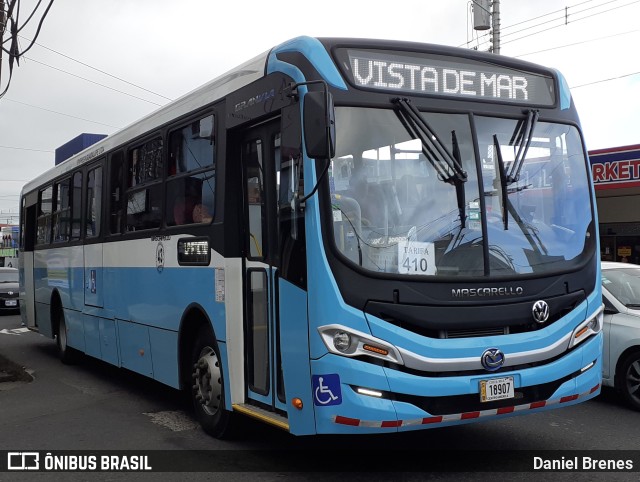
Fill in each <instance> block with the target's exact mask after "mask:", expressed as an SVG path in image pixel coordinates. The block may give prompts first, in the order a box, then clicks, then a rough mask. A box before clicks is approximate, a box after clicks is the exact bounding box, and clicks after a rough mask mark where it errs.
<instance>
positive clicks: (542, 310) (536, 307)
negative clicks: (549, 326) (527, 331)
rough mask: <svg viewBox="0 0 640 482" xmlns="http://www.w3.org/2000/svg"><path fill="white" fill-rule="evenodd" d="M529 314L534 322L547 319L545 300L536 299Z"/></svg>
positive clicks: (547, 308)
mask: <svg viewBox="0 0 640 482" xmlns="http://www.w3.org/2000/svg"><path fill="white" fill-rule="evenodd" d="M531 314H532V315H533V319H534V320H535V321H536V323H544V322H545V321H547V320H548V319H549V305H548V304H547V302H546V301H542V300H538V301H536V302H535V303H534V304H533V308H532V309H531Z"/></svg>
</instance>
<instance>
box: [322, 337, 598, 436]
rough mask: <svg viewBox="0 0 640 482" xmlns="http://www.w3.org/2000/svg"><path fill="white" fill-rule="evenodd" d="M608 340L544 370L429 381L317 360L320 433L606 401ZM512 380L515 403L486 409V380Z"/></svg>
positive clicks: (414, 426)
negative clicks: (600, 396) (604, 348)
mask: <svg viewBox="0 0 640 482" xmlns="http://www.w3.org/2000/svg"><path fill="white" fill-rule="evenodd" d="M602 337H603V335H602V333H599V334H597V335H595V336H593V337H592V338H591V339H589V340H587V341H585V342H583V343H582V344H581V345H580V346H579V347H577V348H576V349H574V350H572V351H570V352H568V353H567V354H565V355H564V356H562V357H561V358H559V359H557V360H554V361H552V362H551V363H548V364H544V365H541V366H537V367H533V368H526V369H521V370H513V371H500V372H493V373H489V372H487V373H481V374H476V373H474V374H470V375H463V376H451V377H446V376H438V377H426V376H419V375H416V374H414V373H406V372H403V371H400V370H396V369H392V368H385V367H383V366H380V365H376V364H373V363H368V362H365V361H361V360H355V359H351V358H347V357H341V356H337V355H332V354H328V355H325V356H324V357H322V358H320V359H318V360H312V363H311V368H312V373H313V384H312V385H313V390H314V394H313V397H314V408H315V418H316V430H317V433H322V434H330V433H331V434H335V433H384V432H395V431H408V430H420V429H427V428H433V427H442V426H450V425H459V424H463V423H471V422H476V421H481V420H490V419H499V418H504V417H510V416H514V415H520V414H526V413H534V412H540V411H545V410H549V409H553V408H559V407H566V406H570V405H574V404H577V403H580V402H583V401H585V400H588V399H590V398H593V397H595V396H597V395H598V394H599V393H600V387H601V382H602V359H601V353H602V339H603V338H602ZM502 377H513V382H514V387H515V398H511V399H508V400H500V401H497V402H486V403H481V402H480V394H479V385H480V381H481V380H488V379H492V378H502Z"/></svg>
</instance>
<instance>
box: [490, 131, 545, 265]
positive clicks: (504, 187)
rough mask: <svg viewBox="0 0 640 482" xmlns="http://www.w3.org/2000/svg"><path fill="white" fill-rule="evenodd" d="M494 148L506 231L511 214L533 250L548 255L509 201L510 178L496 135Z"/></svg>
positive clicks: (539, 240) (533, 232)
mask: <svg viewBox="0 0 640 482" xmlns="http://www.w3.org/2000/svg"><path fill="white" fill-rule="evenodd" d="M493 147H494V151H495V153H496V162H497V164H498V172H499V174H500V206H501V208H502V221H503V223H504V230H505V231H506V230H508V229H509V214H511V216H513V219H514V220H515V222H516V224H517V225H518V227H519V228H520V231H522V234H524V236H525V237H526V238H527V240H528V241H529V244H530V245H531V247H532V248H533V250H534V251H536V252H538V253H540V252H542V253H543V254H545V255H546V254H548V251H547V248H546V247H545V245H544V244H543V243H542V240H541V239H540V237H539V236H538V235H537V234H536V232H535V230H534V229H532V228H531V227H530V226H529V225H528V224H527V223H525V222H524V221H523V219H522V217H520V214H518V211H516V209H515V208H514V207H513V204H512V203H511V201H510V200H509V190H508V185H509V184H510V182H509V176H508V174H506V172H505V168H504V161H503V160H502V151H501V150H500V142H499V141H498V136H497V135H496V134H494V135H493ZM525 154H526V152H525ZM512 182H513V181H512ZM534 238H535V240H534ZM536 241H537V244H536ZM538 246H539V247H538Z"/></svg>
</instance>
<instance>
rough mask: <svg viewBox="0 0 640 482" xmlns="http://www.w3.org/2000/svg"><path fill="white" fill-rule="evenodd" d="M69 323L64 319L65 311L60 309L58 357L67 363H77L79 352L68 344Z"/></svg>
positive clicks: (57, 333)
mask: <svg viewBox="0 0 640 482" xmlns="http://www.w3.org/2000/svg"><path fill="white" fill-rule="evenodd" d="M67 342H68V338H67V323H66V322H65V321H64V312H63V311H62V309H61V308H60V309H58V329H57V332H56V345H57V346H58V357H59V358H60V360H61V361H62V363H65V364H67V365H69V364H72V363H75V362H76V361H77V359H78V352H77V351H76V350H75V349H73V348H71V347H70V346H69V345H68V343H67Z"/></svg>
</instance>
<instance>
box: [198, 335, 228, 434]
mask: <svg viewBox="0 0 640 482" xmlns="http://www.w3.org/2000/svg"><path fill="white" fill-rule="evenodd" d="M191 367H192V371H191V378H192V387H191V401H192V403H193V408H194V410H195V415H196V419H197V420H198V422H200V425H201V426H202V428H203V430H204V431H205V432H206V433H208V434H209V435H211V436H212V437H216V438H219V439H224V438H229V437H231V436H232V432H233V430H232V426H233V423H232V422H233V418H234V417H233V413H232V412H231V411H229V410H227V409H226V406H225V401H224V383H223V370H222V360H221V357H220V350H219V349H218V344H217V343H216V339H215V336H214V335H213V332H212V331H211V329H210V328H209V327H208V326H202V327H201V328H200V330H199V331H198V334H197V336H196V339H195V341H194V343H193V351H192V356H191Z"/></svg>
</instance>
